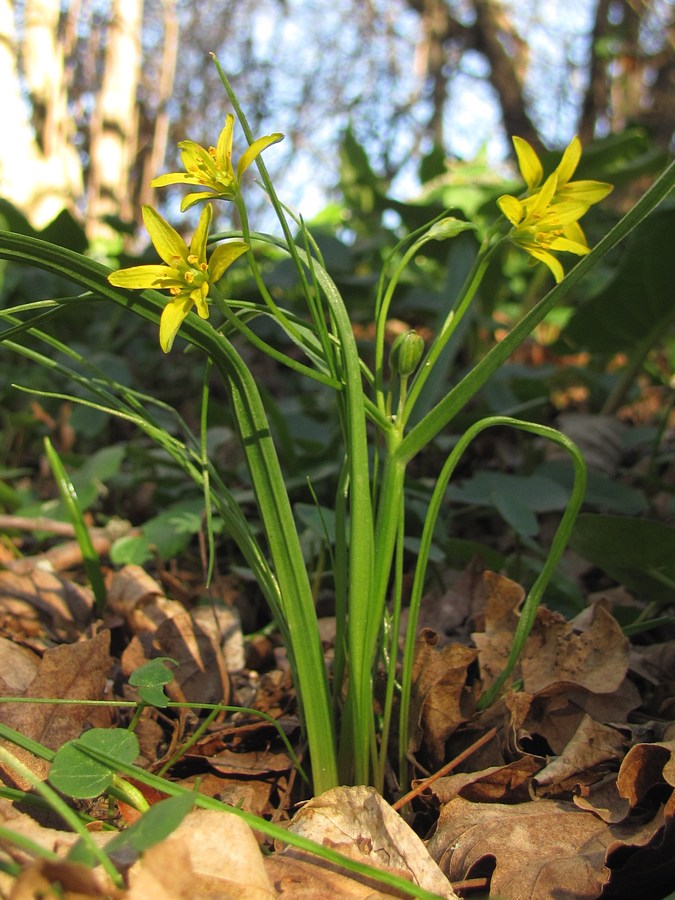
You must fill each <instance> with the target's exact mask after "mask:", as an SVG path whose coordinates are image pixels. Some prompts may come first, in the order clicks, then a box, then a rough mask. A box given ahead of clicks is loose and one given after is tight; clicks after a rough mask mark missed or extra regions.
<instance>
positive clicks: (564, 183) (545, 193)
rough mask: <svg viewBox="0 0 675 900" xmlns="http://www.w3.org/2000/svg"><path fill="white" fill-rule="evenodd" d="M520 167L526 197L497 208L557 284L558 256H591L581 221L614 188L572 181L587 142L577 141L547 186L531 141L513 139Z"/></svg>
mask: <svg viewBox="0 0 675 900" xmlns="http://www.w3.org/2000/svg"><path fill="white" fill-rule="evenodd" d="M513 145H514V147H515V150H516V156H517V157H518V166H519V168H520V173H521V175H522V176H523V180H524V181H525V184H526V185H527V193H526V196H525V197H524V198H523V199H519V198H518V197H513V196H512V195H510V194H505V195H503V196H502V197H500V198H499V199H498V200H497V204H498V206H499V208H500V209H501V211H502V212H503V213H504V215H505V216H506V218H507V219H508V220H509V222H510V223H511V225H512V229H511V231H510V232H509V235H508V237H509V239H510V240H511V241H512V242H513V243H514V244H516V245H517V246H519V247H521V248H522V249H523V250H525V252H526V253H529V254H530V256H531V257H532V261H533V262H536V261H539V262H543V263H544V264H545V265H547V266H548V268H549V269H550V270H551V272H552V273H553V277H554V278H555V280H556V282H559V281H561V280H562V278H563V276H564V274H565V273H564V271H563V267H562V265H561V264H560V262H559V261H558V259H557V258H556V257H555V256H554V253H556V252H559V251H564V252H567V253H574V254H576V255H577V256H583V255H584V254H586V253H588V252H589V248H588V243H587V241H586V236H585V235H584V232H583V230H582V228H581V226H580V225H579V219H580V218H581V217H582V216H583V215H584V214H585V213H586V212H587V211H588V208H589V207H590V206H592V205H593V204H594V203H598V202H599V201H600V200H602V199H604V198H605V197H606V196H607V194H609V192H610V191H611V190H612V185H611V184H606V183H605V182H602V181H589V180H580V181H572V176H573V175H574V172H575V171H576V168H577V166H578V164H579V160H580V158H581V143H580V141H579V138H578V137H574V138H572V140H571V142H570V144H569V145H568V147H567V149H566V150H565V152H564V153H563V156H562V159H561V160H560V164H559V165H558V167H557V168H556V170H555V171H554V172H553V173H552V174H551V175H549V177H548V178H547V179H546V180H545V181H544V183H543V185H542V180H543V178H544V169H543V166H542V164H541V161H540V159H539V157H538V156H537V154H536V153H535V151H534V150H533V148H532V147H531V146H530V144H528V142H527V141H525V140H523V139H522V138H519V137H514V138H513Z"/></svg>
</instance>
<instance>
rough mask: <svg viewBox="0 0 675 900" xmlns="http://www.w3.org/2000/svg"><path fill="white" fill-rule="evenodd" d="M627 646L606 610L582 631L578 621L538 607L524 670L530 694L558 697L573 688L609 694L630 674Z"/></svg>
mask: <svg viewBox="0 0 675 900" xmlns="http://www.w3.org/2000/svg"><path fill="white" fill-rule="evenodd" d="M629 646H630V645H629V641H628V638H626V637H625V636H624V634H623V632H622V631H621V627H620V626H619V624H618V622H617V621H616V619H615V618H614V617H613V616H612V614H611V613H610V612H609V611H608V610H607V609H606V608H605V607H604V606H603V605H602V604H596V605H595V607H593V617H592V619H591V622H590V624H589V625H588V627H586V628H584V629H583V630H582V631H580V630H579V629H578V626H577V625H576V624H575V621H574V620H572V621H571V622H566V621H565V619H564V618H563V617H562V616H561V615H559V614H558V613H555V612H551V611H550V610H547V609H545V608H543V607H540V609H539V610H538V613H537V618H536V621H535V623H534V626H533V628H532V631H531V632H530V637H529V639H528V641H527V643H526V645H525V648H524V650H523V653H522V656H521V659H520V668H521V671H522V675H523V683H524V688H525V690H526V691H527V692H528V693H531V694H541V693H542V692H544V691H546V692H555V691H559V690H560V687H559V686H560V685H565V686H570V685H575V686H579V687H583V688H585V689H586V690H588V691H591V692H593V693H598V694H611V693H613V692H614V691H616V690H617V689H618V688H619V686H620V685H621V683H622V681H623V680H624V677H625V675H626V672H627V670H628V652H629Z"/></svg>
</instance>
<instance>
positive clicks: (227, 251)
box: [209, 241, 249, 283]
mask: <svg viewBox="0 0 675 900" xmlns="http://www.w3.org/2000/svg"><path fill="white" fill-rule="evenodd" d="M248 249H249V248H248V244H244V243H243V242H242V241H230V242H229V243H228V244H219V245H218V246H217V247H216V249H215V250H214V251H213V253H212V254H211V259H210V260H209V281H211V282H212V283H215V282H216V281H219V280H220V279H221V278H222V277H223V273H224V272H225V270H226V269H227V268H229V267H230V266H231V265H232V263H233V262H234V261H235V260H236V259H239V257H240V256H241V255H242V254H243V253H246V251H247V250H248Z"/></svg>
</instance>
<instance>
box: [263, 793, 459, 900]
mask: <svg viewBox="0 0 675 900" xmlns="http://www.w3.org/2000/svg"><path fill="white" fill-rule="evenodd" d="M289 831H291V832H293V833H294V834H299V835H302V836H303V837H307V838H310V839H311V840H313V841H316V842H317V843H319V844H323V845H324V846H326V847H331V848H333V849H334V850H337V851H338V852H340V853H342V854H344V855H345V856H348V857H350V858H351V859H355V860H358V861H359V862H363V863H366V864H368V865H371V866H375V867H377V868H378V869H384V870H387V871H389V872H392V873H394V874H396V875H399V876H401V877H403V878H407V879H408V880H410V881H412V882H413V883H415V884H418V885H419V886H420V887H423V888H425V889H426V890H428V891H432V892H434V893H436V894H438V895H439V897H445V898H448V900H453V898H454V900H456V898H457V895H456V894H455V892H454V891H453V890H452V888H451V886H450V884H449V883H448V881H447V880H446V879H445V878H444V876H443V875H442V873H441V872H440V871H439V869H438V866H437V865H436V863H435V862H433V860H432V859H431V857H430V856H429V853H428V851H427V849H426V847H425V846H424V844H423V842H422V841H421V840H420V838H419V837H418V836H417V835H416V834H415V832H414V831H413V830H412V829H411V828H410V826H409V825H407V824H406V823H405V822H404V821H403V819H402V818H401V817H400V816H399V815H398V813H396V812H394V810H393V809H392V808H391V806H389V804H388V803H387V802H386V801H385V800H384V799H383V798H382V797H381V796H380V795H379V794H378V793H377V791H376V790H375V789H374V788H370V787H363V786H359V787H339V788H334V789H333V790H330V791H326V793H325V794H321V795H320V796H319V797H314V798H313V799H312V800H310V801H309V802H308V803H306V804H305V805H304V806H303V807H302V809H301V810H300V811H299V812H298V813H297V814H296V816H295V817H294V819H293V821H292V822H291V824H290V826H289ZM279 856H281V857H282V858H288V857H293V858H296V857H297V856H298V854H297V852H296V851H295V850H294V849H293V848H290V847H289V848H287V849H286V850H284V851H283V853H282V854H280V855H277V858H276V859H274V860H271V861H268V862H269V864H270V865H271V867H272V869H273V871H275V872H278V871H279V869H278V868H277V867H278V866H280V865H281V866H287V863H281V862H280V861H279ZM300 857H301V858H303V859H305V860H307V857H306V856H304V855H303V854H300ZM312 862H313V863H315V864H316V866H318V867H319V868H329V869H333V868H334V867H332V866H328V867H326V866H325V865H324V864H322V862H321V861H320V860H316V859H314V860H312ZM268 871H269V869H268ZM286 871H288V869H286ZM353 880H354V881H361V879H360V878H359V877H353ZM326 887H329V886H328V885H324V888H326ZM376 887H377V886H376ZM369 890H372V884H371V885H370V887H369ZM327 893H333V894H335V895H337V896H343V895H342V894H340V893H339V891H335V889H332V890H330V891H329V892H327ZM327 893H324V894H323V896H324V897H325V896H327ZM355 896H363V897H366V896H371V894H370V893H368V894H356V895H355Z"/></svg>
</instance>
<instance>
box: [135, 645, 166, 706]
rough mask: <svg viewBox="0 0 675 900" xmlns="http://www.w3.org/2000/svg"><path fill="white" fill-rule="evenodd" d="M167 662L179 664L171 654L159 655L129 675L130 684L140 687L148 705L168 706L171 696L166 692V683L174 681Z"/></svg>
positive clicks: (140, 694)
mask: <svg viewBox="0 0 675 900" xmlns="http://www.w3.org/2000/svg"><path fill="white" fill-rule="evenodd" d="M165 662H169V663H173V664H174V666H177V665H178V662H177V661H176V660H175V659H171V658H170V657H169V656H158V657H157V658H156V659H151V660H150V662H147V663H145V665H142V666H140V667H139V668H138V669H136V670H135V671H134V672H132V673H131V675H130V677H129V684H131V685H132V686H133V687H136V688H138V694H139V696H140V698H141V700H142V701H143V703H146V704H147V705H148V706H157V707H159V708H160V709H162V708H164V707H165V706H168V704H169V702H170V698H169V697H167V696H166V694H165V693H164V685H165V684H169V682H170V681H173V672H170V671H169V670H168V669H167V668H166V666H165V665H164V663H165Z"/></svg>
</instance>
